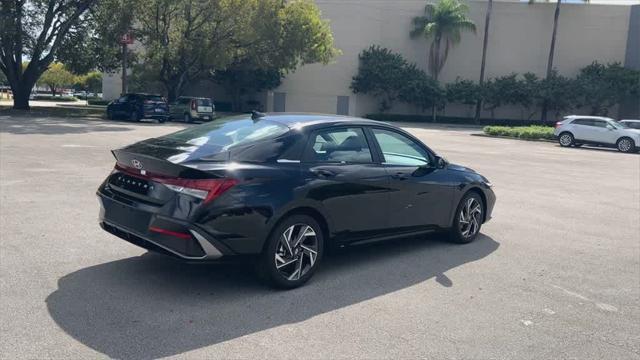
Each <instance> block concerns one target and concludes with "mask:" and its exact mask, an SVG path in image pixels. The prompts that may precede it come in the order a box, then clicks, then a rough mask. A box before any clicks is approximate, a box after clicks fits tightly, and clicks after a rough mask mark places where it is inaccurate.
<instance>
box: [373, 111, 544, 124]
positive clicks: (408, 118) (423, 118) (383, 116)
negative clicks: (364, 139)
mask: <svg viewBox="0 0 640 360" xmlns="http://www.w3.org/2000/svg"><path fill="white" fill-rule="evenodd" d="M365 118H367V119H371V120H379V121H387V122H395V121H400V122H421V123H433V118H432V117H431V115H404V114H387V113H377V114H367V115H365ZM435 123H436V124H460V125H501V126H528V125H538V126H539V125H540V121H533V120H517V119H480V121H479V122H477V123H476V122H475V119H474V118H466V117H454V116H438V117H437V118H436V122H435ZM549 124H551V123H549Z"/></svg>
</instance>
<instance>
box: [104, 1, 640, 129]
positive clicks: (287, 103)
mask: <svg viewBox="0 0 640 360" xmlns="http://www.w3.org/2000/svg"><path fill="white" fill-rule="evenodd" d="M430 2H431V1H430ZM433 2H436V1H433ZM426 3H427V1H424V0H394V1H386V0H316V4H317V5H318V7H319V8H320V9H321V11H322V15H323V17H324V18H327V19H329V20H330V23H331V28H332V30H333V35H334V38H335V45H336V47H337V48H339V49H340V50H341V51H342V54H341V55H339V56H338V57H337V58H336V59H335V60H334V61H333V62H332V63H330V64H328V65H322V64H312V65H305V66H303V67H301V68H299V69H298V70H297V71H295V72H294V73H290V74H288V75H287V76H286V77H285V78H284V79H283V81H282V83H281V85H280V86H279V87H277V88H275V89H273V90H272V91H267V92H265V93H261V94H256V95H255V96H249V97H247V98H246V99H245V100H246V103H247V107H254V106H255V104H256V102H258V103H259V104H260V105H259V107H260V108H261V109H262V110H266V111H302V112H322V113H336V114H348V115H355V116H363V115H366V114H371V113H376V112H378V109H379V101H378V100H377V99H375V98H374V97H373V96H371V95H370V94H362V93H357V94H354V93H353V91H352V89H351V84H352V78H353V77H354V76H355V75H356V74H357V73H358V67H359V54H361V53H362V51H363V50H365V49H367V48H369V47H370V46H371V45H378V46H380V47H383V48H388V49H390V50H392V51H393V52H396V53H399V54H401V55H402V56H403V57H404V58H405V59H406V60H407V61H408V62H409V63H415V64H416V65H417V67H418V68H420V69H422V70H424V71H427V59H428V56H429V45H430V41H428V40H426V39H425V38H424V37H417V38H415V37H414V38H412V37H410V36H409V34H410V32H411V30H412V29H413V28H414V23H413V18H415V17H416V16H421V15H423V14H424V7H425V4H426ZM467 3H468V5H469V11H468V15H467V16H468V17H469V18H470V19H471V20H472V21H473V22H474V23H475V26H476V29H477V31H476V32H473V31H463V32H462V33H461V38H460V42H459V43H458V44H457V45H456V46H454V47H451V48H450V50H449V53H448V58H447V60H446V62H445V64H444V67H443V68H442V70H441V72H440V73H439V76H438V80H439V81H440V83H441V85H442V86H443V87H444V85H445V84H447V83H453V82H455V81H456V80H457V79H468V80H473V81H475V82H477V81H478V78H479V75H480V64H481V57H482V45H483V31H482V30H483V29H484V25H485V19H486V11H487V1H468V2H467ZM554 11H555V1H552V2H548V3H546V2H539V3H534V4H528V2H527V1H516V0H513V1H504V0H503V1H498V0H494V3H493V10H492V14H491V23H490V28H489V37H488V47H487V56H486V70H485V71H486V74H485V79H491V78H496V77H500V76H505V75H509V74H512V73H518V74H524V73H528V72H530V73H533V74H535V75H537V76H538V77H539V78H544V77H545V75H546V68H547V61H548V54H549V48H550V43H551V35H552V31H553V23H554ZM594 61H597V62H599V63H601V64H607V63H614V62H617V63H620V64H622V65H623V66H624V67H627V68H630V69H636V70H640V0H638V1H636V0H606V1H605V0H599V1H598V0H591V2H590V3H589V4H583V3H581V2H579V1H568V2H563V3H562V11H561V12H560V16H559V21H558V30H557V40H556V45H555V56H554V63H553V67H554V69H556V70H557V72H558V74H560V75H562V76H565V77H570V78H573V77H576V76H577V75H578V72H579V70H580V69H581V68H584V67H585V66H588V65H590V64H592V63H593V62H594ZM119 92H120V83H119V76H118V75H117V74H113V75H111V76H105V78H104V81H103V93H104V96H105V97H108V98H115V97H117V96H118V95H119ZM186 93H187V94H193V95H199V96H211V97H213V98H214V99H215V100H216V101H218V102H225V101H228V102H230V101H231V99H230V98H229V96H227V94H225V93H224V92H222V91H220V89H219V87H217V86H216V85H214V84H211V83H208V82H200V83H198V84H194V85H193V86H191V87H190V88H188V89H187V91H186ZM534 110H535V109H534ZM583 110H584V111H583ZM576 111H578V112H588V111H589V110H588V109H579V110H576ZM387 112H389V113H397V114H424V115H430V113H431V112H430V110H429V109H422V108H420V107H418V106H415V105H410V104H406V103H402V102H394V104H393V106H392V108H391V109H389V110H388V111H387ZM474 112H475V106H474V105H472V104H467V105H464V104H448V105H447V106H446V107H444V108H443V109H440V111H439V114H440V115H446V116H456V117H473V116H474ZM639 113H640V101H638V99H637V98H636V99H628V100H627V101H625V102H624V103H623V104H622V105H621V106H616V107H614V108H612V109H610V111H609V114H610V115H612V116H620V117H636V118H637V117H638V116H639ZM481 115H482V117H490V116H492V115H493V116H495V117H496V118H511V119H526V118H529V117H530V116H531V111H528V110H525V109H524V108H523V107H522V106H515V105H507V106H500V107H497V108H495V109H494V110H493V111H492V112H490V111H489V110H486V109H484V110H483V111H482V114H481ZM537 116H538V117H539V114H538V115H537ZM554 116H555V114H553V113H551V112H550V113H549V117H550V119H551V120H552V119H553V117H554Z"/></svg>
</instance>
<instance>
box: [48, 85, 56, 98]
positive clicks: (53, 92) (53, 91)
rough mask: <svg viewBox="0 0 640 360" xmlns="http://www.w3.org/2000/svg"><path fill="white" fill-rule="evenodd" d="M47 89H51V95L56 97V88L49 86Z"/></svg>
mask: <svg viewBox="0 0 640 360" xmlns="http://www.w3.org/2000/svg"><path fill="white" fill-rule="evenodd" d="M49 89H51V95H52V96H56V87H55V86H51V85H49Z"/></svg>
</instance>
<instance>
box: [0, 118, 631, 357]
mask: <svg viewBox="0 0 640 360" xmlns="http://www.w3.org/2000/svg"><path fill="white" fill-rule="evenodd" d="M182 127H183V125H180V124H172V123H169V124H164V125H160V124H155V123H148V124H147V123H145V124H134V123H128V122H107V121H101V120H86V119H61V118H58V119H56V118H21V117H9V116H0V356H1V357H2V358H4V359H17V358H37V359H42V358H74V359H79V358H83V359H84V358H104V357H116V358H157V357H180V358H197V359H203V358H244V359H254V358H270V359H285V358H291V359H293V358H295V359H298V358H315V359H327V358H366V359H371V358H418V357H420V358H473V359H476V358H477V359H486V358H518V359H542V358H580V359H583V358H610V359H630V358H631V359H637V358H640V155H636V154H622V153H618V152H615V151H610V150H603V149H589V148H582V149H564V148H560V147H559V146H557V145H556V144H552V143H544V142H526V141H518V140H505V139H492V138H485V137H476V136H471V135H470V133H471V131H470V130H461V129H428V128H425V127H417V126H416V125H407V126H406V127H405V128H407V129H408V130H409V131H411V132H412V133H414V134H415V135H417V136H418V137H420V138H421V139H422V140H423V141H424V142H425V143H427V144H428V145H429V146H430V147H431V148H433V149H434V150H436V151H437V152H439V153H440V154H441V155H443V156H445V157H446V158H447V159H448V160H449V161H451V162H454V163H458V164H462V165H467V166H469V167H472V168H474V169H476V170H478V171H479V172H481V173H482V174H484V175H485V176H486V177H488V178H489V179H490V180H491V181H492V182H493V184H494V187H495V191H496V194H497V197H498V202H497V204H496V208H495V211H494V219H493V220H492V221H491V222H490V223H488V224H486V225H485V226H484V227H483V234H484V235H483V236H482V237H480V238H479V239H478V240H477V241H476V242H474V243H472V244H468V245H462V246H461V245H452V244H449V243H446V242H444V241H442V238H441V237H440V236H432V237H429V238H421V239H409V240H405V241H394V242H387V243H381V244H377V245H371V246H364V247H358V248H351V249H349V250H346V251H343V252H340V253H337V254H335V255H333V256H331V257H330V258H328V259H327V260H326V261H325V263H324V264H323V265H324V266H323V268H322V269H321V270H320V271H319V272H318V273H317V274H316V276H315V277H314V279H312V281H311V282H310V283H309V284H308V285H307V286H305V287H303V288H300V289H297V290H293V291H286V292H283V291H275V290H271V289H269V288H266V287H264V286H263V285H262V284H261V283H260V282H259V281H258V280H257V279H255V278H254V276H253V275H252V272H251V271H250V269H247V268H245V267H242V266H237V265H235V266H231V265H225V266H220V265H213V266H212V265H186V264H182V263H180V262H177V261H174V260H173V259H170V258H166V257H163V256H161V255H153V254H147V253H145V251H143V250H142V249H139V248H136V247H134V246H133V245H130V244H128V243H126V242H124V241H121V240H119V239H117V238H115V237H113V236H111V235H109V234H107V233H106V232H104V231H102V230H101V229H100V228H99V227H98V224H97V212H98V203H97V200H96V197H95V190H96V188H97V187H98V185H99V183H100V182H101V181H102V180H103V179H104V178H105V177H106V175H107V174H108V173H109V171H111V169H112V168H113V163H114V160H113V158H112V156H111V154H110V153H109V150H110V149H113V148H117V147H119V146H123V145H126V144H129V143H132V142H135V141H138V140H141V139H144V138H148V137H152V136H158V135H161V134H165V133H169V132H172V131H175V130H177V129H180V128H182Z"/></svg>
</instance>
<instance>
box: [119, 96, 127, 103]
mask: <svg viewBox="0 0 640 360" xmlns="http://www.w3.org/2000/svg"><path fill="white" fill-rule="evenodd" d="M118 102H119V103H124V102H127V96H126V95H125V96H120V97H119V98H118Z"/></svg>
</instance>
